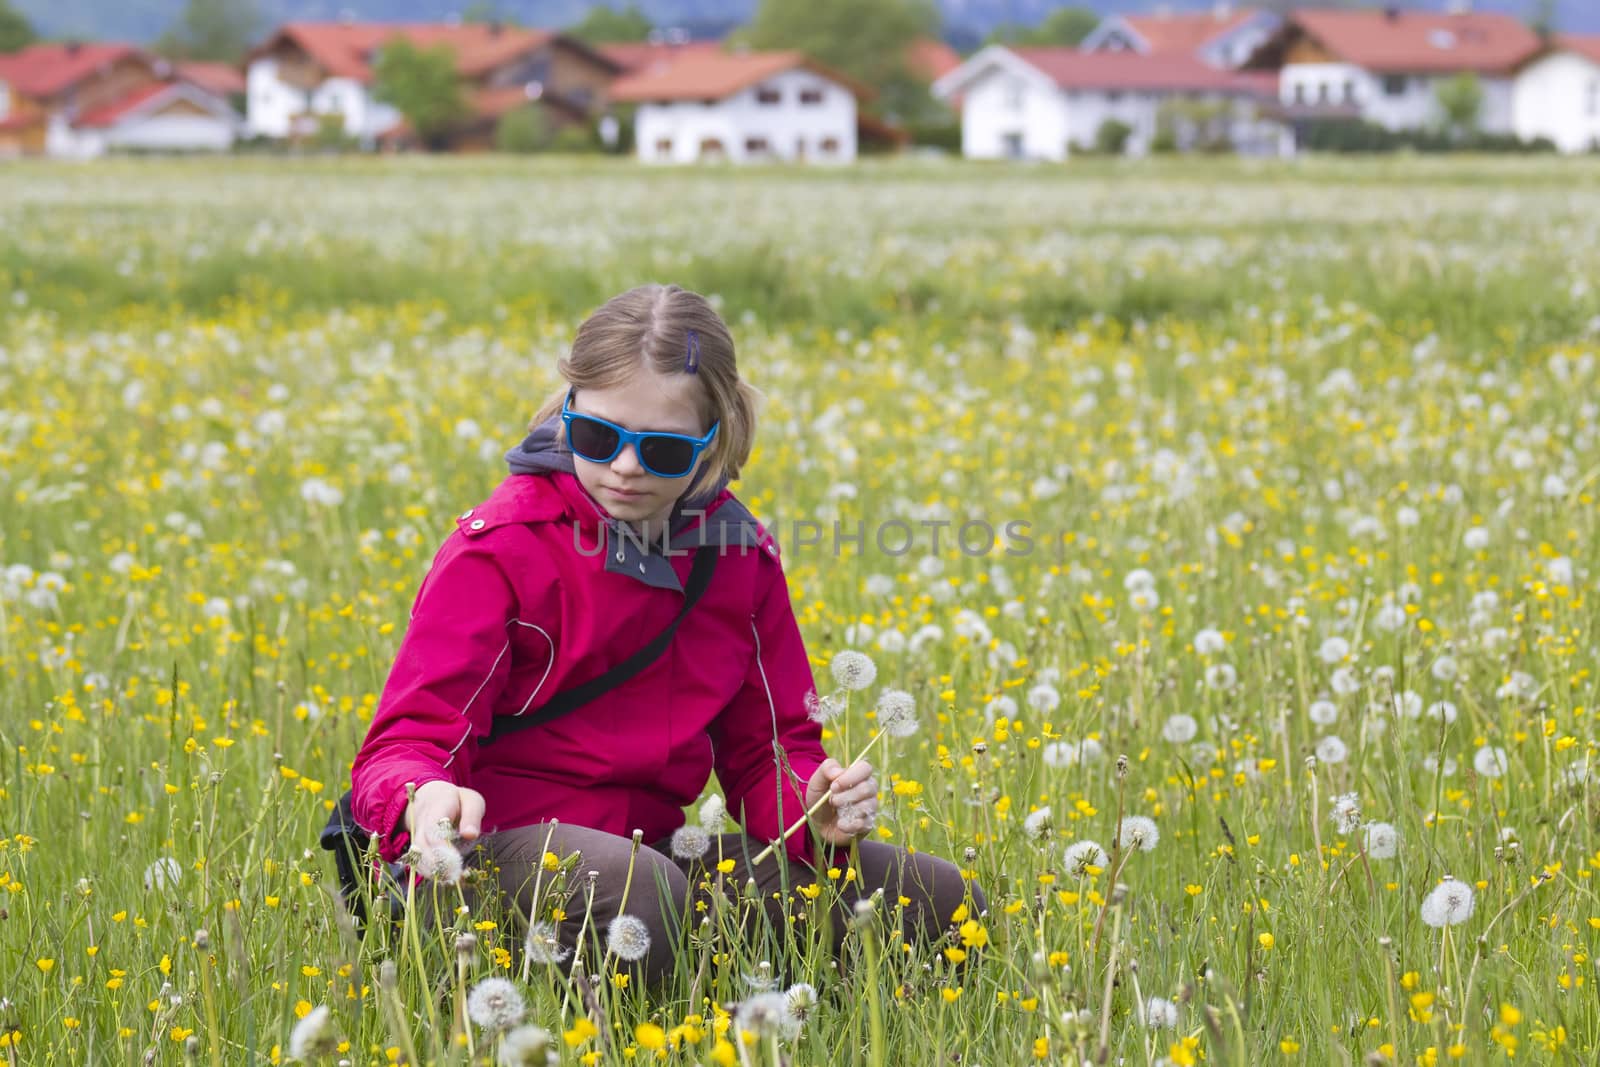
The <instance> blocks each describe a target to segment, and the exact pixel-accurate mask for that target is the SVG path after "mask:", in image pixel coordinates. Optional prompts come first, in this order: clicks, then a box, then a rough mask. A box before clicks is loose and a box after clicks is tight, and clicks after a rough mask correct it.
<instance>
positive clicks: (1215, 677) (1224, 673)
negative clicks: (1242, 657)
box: [1206, 663, 1239, 691]
mask: <svg viewBox="0 0 1600 1067" xmlns="http://www.w3.org/2000/svg"><path fill="white" fill-rule="evenodd" d="M1238 681H1239V672H1238V671H1236V670H1234V668H1233V664H1231V663H1213V664H1212V665H1211V666H1209V667H1207V668H1206V688H1207V689H1218V690H1224V691H1225V690H1229V689H1232V688H1233V687H1234V684H1235V683H1237V682H1238Z"/></svg>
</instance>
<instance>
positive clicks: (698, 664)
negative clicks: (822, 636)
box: [351, 471, 831, 862]
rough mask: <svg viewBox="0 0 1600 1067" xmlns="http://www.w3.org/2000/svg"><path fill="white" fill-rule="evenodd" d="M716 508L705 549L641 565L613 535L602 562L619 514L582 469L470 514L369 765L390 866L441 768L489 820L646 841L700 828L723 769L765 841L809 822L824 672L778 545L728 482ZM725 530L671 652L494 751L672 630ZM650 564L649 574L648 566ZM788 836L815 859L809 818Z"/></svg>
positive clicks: (527, 480)
mask: <svg viewBox="0 0 1600 1067" xmlns="http://www.w3.org/2000/svg"><path fill="white" fill-rule="evenodd" d="M705 511H706V514H705V516H704V518H693V517H691V518H690V520H689V522H690V525H689V526H688V528H687V529H686V530H684V531H681V532H679V531H675V534H674V538H673V545H674V546H676V545H678V543H679V542H680V540H682V539H684V538H685V537H687V538H690V539H691V540H692V543H693V544H696V545H698V544H700V543H701V539H702V537H703V539H704V541H705V543H706V544H707V547H706V548H698V547H697V548H693V549H685V550H683V554H681V555H669V556H666V557H665V558H664V557H663V555H662V553H661V552H660V545H659V544H657V545H655V546H653V547H654V551H653V552H650V553H646V555H648V556H649V557H650V558H649V559H648V560H646V559H644V558H641V557H640V553H639V546H638V544H637V542H633V543H632V546H631V547H632V549H633V553H632V555H631V556H628V558H627V565H626V566H621V565H619V561H618V560H616V559H613V558H612V556H613V555H614V554H613V553H612V552H611V550H610V548H609V547H608V548H607V549H606V551H605V557H606V558H604V559H602V555H601V549H600V546H601V544H602V543H606V542H605V533H604V524H605V521H606V520H607V518H608V516H606V514H605V512H604V511H603V510H602V509H601V508H600V506H599V505H598V504H597V503H596V502H595V501H594V499H593V498H592V497H590V496H589V494H588V492H587V491H586V490H585V489H584V488H583V486H582V484H581V483H580V482H579V481H578V480H577V477H576V476H575V475H573V474H571V473H567V472H563V471H554V472H548V473H542V474H513V475H511V476H509V477H507V478H506V479H505V481H504V482H502V483H501V484H500V486H499V487H498V488H497V489H496V490H495V491H494V493H493V494H492V495H491V496H490V497H489V499H488V500H487V501H486V502H484V503H483V504H481V505H479V506H478V507H475V508H472V509H470V510H468V511H467V512H465V513H464V514H462V515H461V516H459V517H458V518H457V519H456V530H455V532H453V533H452V534H451V535H450V536H449V537H448V538H447V539H446V540H445V542H444V545H443V546H442V547H441V548H440V550H439V552H438V554H437V556H436V557H435V558H434V562H433V567H432V569H431V570H430V571H429V572H428V573H427V575H426V577H425V578H424V579H423V582H422V586H421V588H420V589H419V591H418V593H417V598H416V601H415V603H414V604H413V606H412V609H411V621H410V626H409V628H408V630H407V631H406V634H405V638H404V639H403V640H402V642H401V644H400V648H399V651H398V653H397V654H396V656H395V661H394V666H393V668H392V669H391V671H390V673H389V678H388V681H387V683H386V684H385V686H384V690H383V695H382V698H381V699H380V700H379V703H378V707H377V711H376V713H375V714H374V716H373V720H372V724H371V727H370V728H369V730H368V733H367V737H366V740H365V741H364V742H363V744H362V746H361V750H360V752H359V753H358V754H357V755H356V760H355V764H354V767H353V769H352V771H351V779H352V793H353V803H354V815H355V819H356V821H357V822H358V823H359V824H360V825H361V826H362V827H364V828H366V829H367V830H369V831H370V832H371V833H373V834H374V835H375V836H378V837H379V838H380V839H381V842H382V854H383V857H384V858H385V859H387V860H395V859H397V858H399V856H400V855H401V854H402V853H404V852H405V851H406V849H407V848H408V847H409V835H408V834H407V833H406V830H405V824H404V820H403V819H402V818H401V816H402V813H403V811H404V809H405V805H406V792H405V784H406V783H407V782H415V783H416V784H417V785H419V786H420V785H421V784H422V783H424V782H428V781H432V780H434V779H445V780H447V781H450V782H453V783H455V784H456V785H458V786H467V787H471V788H473V789H476V790H478V791H479V792H481V793H482V794H483V796H484V800H485V803H486V807H487V813H486V816H485V819H484V832H485V833H489V832H492V831H494V830H496V829H506V828H511V827H516V826H525V825H529V824H532V823H536V822H540V821H543V820H547V819H560V820H561V821H562V822H563V823H567V824H576V825H581V826H587V827H591V828H594V829H599V830H605V831H607V832H609V833H614V834H618V835H621V836H627V835H629V834H631V833H632V832H633V830H634V829H635V828H638V829H642V830H643V831H644V835H645V837H644V840H645V842H646V843H647V844H648V843H650V842H654V841H656V840H658V839H660V838H661V837H663V836H665V835H667V834H670V833H671V832H672V831H673V830H675V829H677V828H678V827H679V826H681V825H682V824H683V822H684V815H683V808H684V807H685V806H686V805H689V804H692V803H694V802H695V801H696V800H697V799H698V797H699V796H700V793H701V791H702V790H703V789H704V787H705V785H706V782H707V779H708V778H709V776H710V774H711V772H712V771H713V770H715V771H716V774H717V779H718V781H719V782H720V784H721V787H722V791H723V794H724V796H725V797H726V800H727V804H728V811H729V813H730V814H731V815H732V816H733V817H734V818H735V819H738V820H739V821H740V822H741V823H742V824H743V826H744V829H745V831H746V832H747V833H748V834H750V835H751V836H752V837H754V838H756V839H758V840H760V841H763V842H765V841H771V840H773V839H774V838H776V837H777V836H778V834H779V832H780V829H781V828H782V827H785V826H787V825H789V824H790V823H792V822H794V821H795V820H796V819H798V818H799V817H800V816H801V814H802V813H803V812H804V810H805V804H804V796H805V785H806V782H807V781H809V780H810V778H811V775H812V774H813V773H814V772H815V771H816V769H817V767H818V765H819V764H821V763H822V761H823V760H824V759H825V758H826V753H825V752H824V751H823V747H822V738H821V728H820V726H818V725H817V724H816V723H815V722H813V721H812V720H811V719H810V718H808V716H807V704H808V698H809V699H814V696H815V692H816V688H815V682H814V680H813V677H812V673H811V664H810V660H809V659H808V657H807V655H806V650H805V646H804V644H803V643H802V640H801V636H800V630H799V627H798V626H797V625H796V623H795V618H794V611H793V609H792V608H791V606H790V602H789V589H788V584H787V582H786V581H785V579H784V574H783V568H782V565H781V564H780V563H779V559H778V548H777V545H776V544H775V543H774V542H773V540H772V539H771V537H770V536H768V535H767V533H766V531H765V530H764V529H763V528H762V527H761V525H760V524H759V523H758V522H756V521H755V519H754V518H753V517H752V516H751V515H750V513H749V512H748V511H746V510H745V509H744V507H743V505H741V504H740V503H739V502H738V501H737V500H736V499H735V498H734V496H733V494H731V493H730V492H728V491H727V490H726V489H722V490H720V491H719V492H718V493H717V495H716V496H715V497H714V498H713V499H712V500H711V502H710V503H709V504H708V505H707V506H706V508H705ZM741 534H742V535H743V536H744V537H746V538H747V539H748V542H749V543H748V545H744V544H742V543H741V540H740V535H741ZM719 539H720V540H721V542H722V543H726V544H727V546H728V547H727V548H726V549H725V550H721V551H723V556H722V558H721V559H720V560H719V562H718V565H717V571H716V574H715V576H714V577H713V579H712V582H711V584H710V586H709V587H708V588H707V590H706V592H705V594H704V596H702V597H701V599H700V601H699V602H698V603H697V604H696V605H695V606H694V608H693V609H692V610H691V611H690V612H689V614H688V615H687V616H686V617H685V619H684V620H683V623H682V624H681V625H680V626H679V628H678V631H677V634H676V635H675V637H674V638H673V641H672V644H671V645H670V646H669V647H668V649H667V651H666V652H665V653H664V654H663V655H662V656H661V658H660V659H659V660H657V661H656V662H655V663H654V664H652V665H651V666H649V667H646V668H645V669H644V670H643V671H641V672H640V673H639V674H637V675H636V676H634V677H633V678H632V679H630V680H629V681H627V682H625V683H624V684H623V685H621V686H620V687H618V688H616V689H613V690H611V691H610V692H608V693H606V694H604V695H603V696H601V697H599V698H597V699H596V700H594V701H593V702H591V703H589V704H586V705H584V706H583V707H581V708H578V709H577V710H575V711H573V712H570V713H569V714H567V715H565V716H562V717H561V718H559V719H556V720H554V721H552V722H549V723H545V724H543V725H540V726H535V727H532V728H530V729H526V730H523V731H520V732H517V733H514V734H510V735H507V736H505V737H501V738H498V739H496V740H495V742H494V743H493V744H491V745H486V746H484V747H482V748H479V746H478V739H479V738H480V737H482V736H484V735H485V734H487V733H488V731H489V726H490V720H491V719H492V718H493V717H495V716H499V715H521V714H525V713H527V712H529V711H532V710H534V709H537V708H538V707H539V706H540V705H541V704H542V703H543V701H545V700H548V699H549V698H550V697H552V696H553V695H555V694H556V693H559V692H561V691H563V690H565V689H568V688H571V687H573V686H574V685H577V684H580V683H582V682H585V681H587V680H588V679H590V678H593V677H596V676H597V675H599V674H601V673H602V672H604V671H606V670H607V669H609V668H610V667H612V666H614V665H616V664H617V663H619V662H621V661H622V660H623V659H625V658H627V657H628V656H629V655H631V654H632V653H633V652H635V651H636V650H637V649H639V648H641V647H643V646H644V645H645V644H646V643H648V642H649V641H650V639H651V638H653V637H655V636H656V635H657V634H659V633H660V632H661V631H662V630H664V629H665V628H666V626H667V624H668V623H669V622H670V621H671V619H672V617H673V616H674V615H675V614H677V611H678V609H679V607H681V605H682V602H683V596H684V594H683V593H682V591H681V590H682V586H683V583H684V582H685V581H686V580H687V576H688V573H689V567H690V565H691V563H692V561H693V555H692V553H693V552H701V551H719V550H720V549H719V548H718V544H719ZM647 562H648V563H649V564H650V566H651V575H652V578H651V580H649V581H647V580H645V579H642V578H640V577H638V576H637V574H636V573H635V572H634V564H635V563H637V568H638V571H639V572H643V571H645V569H646V563H647ZM668 566H670V571H667V570H665V569H664V568H666V567H668ZM674 577H675V579H676V583H675V584H676V588H669V586H672V585H673V584H674ZM774 741H776V743H777V745H778V746H781V749H782V752H783V754H784V757H785V759H786V761H787V764H788V767H787V768H786V769H784V770H782V771H780V769H779V767H778V760H777V758H776V754H775V751H774ZM780 782H781V783H782V785H781V788H780ZM787 848H788V851H789V853H790V855H791V856H793V857H795V858H796V859H801V860H804V861H807V862H816V860H817V857H815V856H814V855H813V851H812V846H811V841H810V835H809V832H808V831H807V830H805V829H802V830H801V831H800V832H798V833H796V834H795V835H794V836H793V837H791V838H790V839H789V842H788V844H787ZM830 851H831V850H830Z"/></svg>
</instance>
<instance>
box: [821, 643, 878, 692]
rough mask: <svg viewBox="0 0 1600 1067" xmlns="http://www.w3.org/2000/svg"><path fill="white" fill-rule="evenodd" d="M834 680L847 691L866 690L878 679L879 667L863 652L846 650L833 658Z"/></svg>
mask: <svg viewBox="0 0 1600 1067" xmlns="http://www.w3.org/2000/svg"><path fill="white" fill-rule="evenodd" d="M832 668H833V680H834V681H836V682H838V683H839V684H840V685H842V686H844V687H845V688H846V689H850V690H857V689H865V688H867V686H869V685H871V684H872V683H873V682H874V681H876V680H877V677H878V665H877V664H876V663H873V662H872V657H870V656H868V655H866V654H865V653H862V652H853V651H849V650H846V651H844V652H840V653H839V654H838V655H836V656H834V657H833V664H832Z"/></svg>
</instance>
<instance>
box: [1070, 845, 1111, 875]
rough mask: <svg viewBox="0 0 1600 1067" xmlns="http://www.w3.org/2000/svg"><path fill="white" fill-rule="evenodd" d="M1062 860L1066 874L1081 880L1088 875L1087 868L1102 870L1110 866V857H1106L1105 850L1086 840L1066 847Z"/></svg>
mask: <svg viewBox="0 0 1600 1067" xmlns="http://www.w3.org/2000/svg"><path fill="white" fill-rule="evenodd" d="M1062 859H1063V862H1064V863H1065V865H1066V868H1067V873H1068V874H1070V875H1072V876H1073V877H1074V878H1081V877H1083V876H1084V875H1086V874H1088V873H1089V872H1088V870H1087V868H1089V867H1099V868H1100V869H1101V870H1104V869H1105V868H1106V867H1108V866H1110V865H1111V857H1110V856H1107V855H1106V850H1105V849H1103V848H1101V847H1100V846H1099V844H1097V843H1096V842H1094V841H1090V840H1089V839H1088V838H1084V839H1083V840H1081V841H1074V842H1073V843H1072V844H1070V845H1068V846H1067V850H1066V853H1065V855H1064V856H1063V857H1062Z"/></svg>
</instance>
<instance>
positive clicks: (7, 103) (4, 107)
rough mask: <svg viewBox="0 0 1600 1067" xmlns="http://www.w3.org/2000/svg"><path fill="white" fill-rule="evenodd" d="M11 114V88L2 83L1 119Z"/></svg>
mask: <svg viewBox="0 0 1600 1067" xmlns="http://www.w3.org/2000/svg"><path fill="white" fill-rule="evenodd" d="M9 114H11V86H9V85H7V84H6V83H5V82H0V119H3V118H5V117H6V116H7V115H9Z"/></svg>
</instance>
